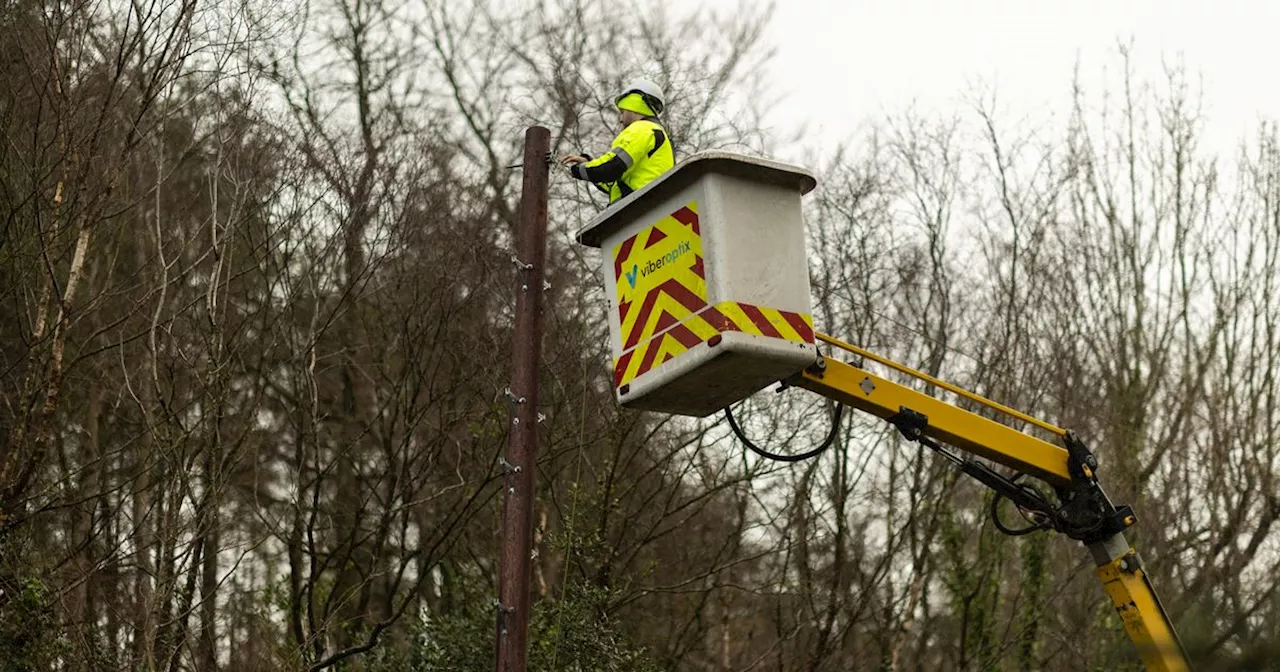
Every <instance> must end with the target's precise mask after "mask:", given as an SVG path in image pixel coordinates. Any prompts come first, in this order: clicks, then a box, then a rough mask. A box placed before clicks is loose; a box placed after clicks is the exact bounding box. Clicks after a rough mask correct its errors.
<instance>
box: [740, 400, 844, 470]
mask: <svg viewBox="0 0 1280 672" xmlns="http://www.w3.org/2000/svg"><path fill="white" fill-rule="evenodd" d="M843 416H844V404H836V416H835V418H834V419H832V421H831V431H830V432H828V433H827V438H826V440H824V441H823V442H822V444H821V445H819V446H818V447H817V448H814V449H813V450H810V451H807V452H803V453H800V454H798V455H782V454H779V453H771V452H769V451H767V450H765V449H764V448H761V447H760V446H757V445H756V444H754V443H752V442H751V439H748V438H747V435H746V434H744V433H743V432H742V428H741V427H739V426H738V423H737V421H735V420H734V419H733V410H732V409H731V407H729V406H725V407H724V417H725V419H726V420H728V421H729V427H730V428H731V429H733V433H734V434H735V435H736V436H737V437H738V438H739V439H740V440H741V441H742V444H743V445H744V446H746V447H747V448H750V449H751V452H753V453H755V454H756V455H759V456H760V457H764V458H768V459H770V460H776V461H778V462H801V461H803V460H807V459H809V458H811V457H817V456H818V455H819V454H820V453H822V451H824V450H826V449H828V448H830V447H831V444H833V443H835V441H836V434H837V433H839V431H840V418H841V417H843Z"/></svg>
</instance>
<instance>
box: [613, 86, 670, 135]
mask: <svg viewBox="0 0 1280 672" xmlns="http://www.w3.org/2000/svg"><path fill="white" fill-rule="evenodd" d="M613 104H614V105H616V106H617V108H618V115H619V117H618V118H619V120H620V121H621V122H622V125H623V126H630V125H631V124H633V123H635V122H637V121H639V120H641V119H646V118H650V117H657V116H658V115H659V114H662V108H663V107H664V105H665V103H664V102H663V96H662V89H660V88H658V86H657V85H656V84H654V83H653V82H650V81H649V80H647V79H637V80H635V81H633V82H631V83H630V84H629V85H627V86H626V87H625V88H623V89H622V93H621V94H619V95H618V96H617V97H616V98H614V99H613Z"/></svg>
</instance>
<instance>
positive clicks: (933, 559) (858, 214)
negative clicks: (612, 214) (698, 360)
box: [0, 0, 1280, 672]
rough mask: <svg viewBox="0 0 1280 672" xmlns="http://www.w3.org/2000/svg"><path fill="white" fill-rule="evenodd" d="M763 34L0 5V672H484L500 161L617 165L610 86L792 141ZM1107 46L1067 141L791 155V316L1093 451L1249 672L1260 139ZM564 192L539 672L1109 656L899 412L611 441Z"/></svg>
mask: <svg viewBox="0 0 1280 672" xmlns="http://www.w3.org/2000/svg"><path fill="white" fill-rule="evenodd" d="M768 20H769V13H768V9H767V8H766V7H760V6H756V5H744V6H742V7H741V8H739V10H738V11H736V12H733V13H731V14H721V15H714V14H710V13H707V12H693V13H690V12H678V11H675V10H663V9H654V8H651V7H641V6H640V5H639V4H631V3H605V2H602V1H600V0H545V1H543V2H533V1H531V0H478V1H477V2H441V1H440V0H310V2H306V3H302V4H297V5H294V4H292V3H278V4H275V5H272V4H269V3H253V2H249V1H248V0H209V1H207V2H199V3H197V2H195V0H131V1H130V2H127V3H126V2H122V1H120V0H92V1H88V0H61V1H51V0H4V1H3V2H0V80H2V81H3V82H4V86H3V87H0V134H2V138H0V140H2V141H0V316H2V319H0V401H2V403H0V435H2V436H3V437H4V438H3V442H4V443H3V444H2V445H3V446H4V449H3V452H2V453H0V652H2V653H0V668H3V669H13V670H26V669H33V670H52V669H57V670H89V669H104V670H117V669H127V670H198V671H201V672H208V671H212V670H275V669H286V670H321V669H345V670H368V671H374V670H403V669H412V670H485V669H491V665H492V662H491V661H492V656H493V632H494V622H495V613H494V609H493V599H494V597H495V595H496V592H497V587H496V576H497V558H498V547H499V543H500V538H499V530H500V510H501V499H500V493H499V490H498V488H497V485H498V479H499V475H500V473H501V472H500V470H499V458H500V456H501V455H502V452H503V449H504V446H505V440H506V436H505V427H506V424H507V419H508V414H509V412H510V409H509V408H508V405H507V401H506V397H505V396H504V394H503V389H504V388H505V387H506V385H507V377H508V372H507V367H508V361H509V357H510V355H509V353H510V345H511V344H510V326H511V310H512V307H513V304H514V281H515V269H514V267H513V265H512V263H511V261H510V251H509V249H510V239H511V227H512V226H513V225H514V223H515V222H516V219H517V218H516V207H517V200H518V191H519V179H520V175H519V171H513V170H509V169H508V168H507V166H508V165H511V164H513V163H518V161H519V156H520V143H521V140H522V136H523V129H524V128H525V127H527V126H528V125H531V124H542V125H546V126H548V127H550V128H551V129H552V132H553V137H554V138H556V139H557V147H556V149H557V151H561V150H563V151H568V150H578V149H586V150H591V149H593V148H599V147H601V146H604V144H605V143H607V142H608V139H609V138H610V137H611V135H612V131H613V129H612V125H613V124H614V123H615V121H614V116H615V115H614V113H613V112H612V111H611V110H610V109H609V98H608V96H609V94H610V93H611V92H612V91H614V90H615V89H616V88H617V87H618V86H620V84H621V81H622V80H623V79H624V78H627V77H628V76H630V75H633V74H635V73H637V72H641V73H646V74H649V75H650V76H652V78H654V79H656V80H657V81H658V82H659V83H660V84H662V85H663V86H665V87H666V89H667V91H668V96H669V109H670V113H669V119H668V121H669V123H670V130H671V133H672V135H673V137H674V138H675V140H676V142H677V148H678V152H679V153H680V155H682V156H688V155H690V154H692V153H694V152H696V151H699V150H705V149H712V148H727V149H736V150H742V151H750V152H759V153H765V154H768V153H770V152H771V151H773V150H776V149H777V148H778V147H780V146H783V145H784V144H786V143H792V142H796V141H799V140H800V138H798V137H790V136H788V137H782V136H779V135H776V134H774V133H772V132H769V131H767V129H764V128H763V127H762V126H761V119H762V115H763V113H764V112H765V111H766V110H767V107H768V103H769V101H770V100H771V97H770V96H771V95H773V93H772V91H773V89H771V88H770V85H769V83H768V82H766V81H763V80H762V79H761V77H760V76H759V75H758V74H756V73H757V72H758V71H759V70H758V69H759V66H760V65H761V63H763V62H764V61H765V60H767V59H768V58H769V45H767V44H763V43H762V41H761V33H762V29H763V27H764V26H765V25H767V22H768ZM1139 46H1140V45H1139ZM1129 55H1130V47H1129V46H1125V45H1121V46H1120V48H1118V49H1117V51H1116V54H1115V57H1114V64H1115V66H1116V67H1118V68H1120V69H1121V70H1122V71H1123V72H1124V73H1125V74H1126V76H1125V77H1123V84H1122V85H1121V86H1120V87H1118V88H1115V89H1112V90H1089V89H1086V88H1085V87H1084V86H1083V85H1081V84H1079V80H1077V82H1076V84H1075V87H1074V91H1075V95H1074V97H1073V99H1074V105H1073V106H1072V107H1071V108H1070V109H1063V110H1058V111H1056V114H1055V116H1054V117H1053V118H1054V119H1056V121H1054V122H1051V123H1046V124H1043V125H1039V124H1038V125H1034V126H1029V125H1028V124H1026V123H1023V122H1022V121H1020V120H1018V119H1012V118H1008V117H1007V115H1003V114H1002V113H1001V106H1000V104H999V97H998V95H996V92H994V91H983V90H978V91H975V92H974V93H973V94H972V95H970V96H968V97H967V98H966V100H967V101H968V102H969V104H967V105H965V106H963V107H961V108H958V109H956V110H955V111H954V114H953V115H950V116H939V115H935V114H928V115H926V114H921V113H918V112H915V111H913V110H901V111H898V112H894V113H892V114H887V115H886V116H885V117H884V118H883V119H882V120H880V121H879V122H878V123H877V124H875V125H874V126H873V127H871V128H868V129H867V131H866V133H865V134H864V136H863V137H860V138H857V139H856V141H853V142H850V143H849V144H848V145H847V146H845V147H840V148H831V147H827V148H823V151H822V152H821V153H820V156H819V159H816V160H815V162H814V163H813V165H812V167H813V168H814V169H815V171H816V172H817V173H818V174H819V176H820V183H821V187H820V189H819V191H818V192H816V193H815V195H813V196H810V197H808V198H807V199H806V204H807V205H806V207H807V212H806V218H807V224H808V234H807V235H808V240H809V245H810V250H811V257H812V264H811V268H812V283H813V297H814V305H815V313H816V315H815V317H816V321H817V323H818V326H819V328H820V329H821V330H822V331H824V332H826V333H831V334H834V335H837V336H840V337H843V338H845V339H846V340H849V341H851V342H854V343H857V344H860V345H863V346H865V347H868V348H871V349H873V350H876V351H878V352H880V353H882V354H886V355H889V356H892V357H894V358H896V359H898V360H900V361H903V362H905V363H908V364H910V365H913V366H916V367H918V368H921V369H923V370H925V371H927V372H929V373H932V374H936V375H939V376H941V377H943V378H946V379H948V380H951V381H953V382H956V383H958V384H961V385H963V386H966V387H968V388H970V389H973V390H975V391H977V392H979V393H981V394H984V395H986V396H988V397H991V398H994V399H996V400H999V401H1001V402H1004V403H1006V404H1009V405H1012V406H1014V407H1017V408H1020V409H1023V410H1026V411H1029V412H1032V413H1034V414H1037V415H1040V416H1042V417H1045V418H1047V419H1049V420H1051V421H1054V422H1056V423H1058V424H1060V425H1063V426H1067V427H1070V428H1072V429H1073V430H1075V431H1076V432H1077V433H1078V434H1079V435H1081V436H1082V437H1084V438H1085V439H1086V440H1087V441H1088V442H1089V443H1090V445H1091V446H1092V447H1093V449H1094V450H1095V451H1096V452H1097V454H1098V455H1099V459H1100V460H1101V463H1102V467H1101V474H1102V478H1103V480H1104V483H1105V484H1106V485H1107V488H1108V490H1109V492H1110V494H1111V495H1112V497H1113V498H1114V499H1115V500H1116V501H1118V502H1123V503H1129V504H1132V505H1133V506H1134V508H1135V510H1136V511H1137V512H1138V514H1139V517H1140V522H1139V525H1138V527H1137V528H1135V529H1134V530H1133V532H1132V534H1131V538H1132V539H1133V541H1134V542H1135V543H1136V544H1137V545H1138V546H1139V548H1140V549H1141V550H1142V552H1143V553H1144V555H1145V558H1146V560H1147V562H1148V570H1149V571H1150V572H1151V574H1152V575H1153V578H1154V581H1155V582H1156V585H1157V587H1158V588H1159V589H1160V591H1161V593H1162V597H1163V599H1164V602H1165V604H1166V606H1167V607H1168V608H1169V610H1170V611H1171V612H1172V613H1173V615H1174V616H1175V618H1176V619H1177V624H1178V627H1179V629H1180V632H1181V634H1182V636H1183V638H1184V640H1185V643H1186V645H1187V648H1188V649H1189V651H1190V652H1191V654H1192V656H1193V658H1194V659H1195V660H1196V661H1197V663H1198V664H1199V666H1200V669H1207V670H1243V669H1273V670H1274V669H1280V668H1278V667H1277V663H1276V662H1275V661H1276V660H1278V659H1280V635H1278V634H1277V633H1280V594H1278V593H1277V582H1278V581H1280V531H1278V530H1277V529H1276V528H1275V525H1274V523H1275V521H1276V518H1277V516H1280V481H1278V480H1277V474H1278V472H1280V457H1278V453H1280V440H1278V439H1280V408H1278V407H1277V406H1278V404H1280V380H1277V372H1278V371H1280V135H1278V134H1277V132H1276V127H1275V126H1274V125H1270V124H1267V125H1264V126H1263V129H1262V131H1261V132H1260V133H1259V134H1257V136H1256V137H1248V138H1242V139H1241V142H1240V144H1239V145H1238V147H1236V148H1234V149H1233V150H1232V151H1230V152H1228V153H1225V154H1221V153H1213V152H1210V151H1208V150H1207V149H1206V148H1204V147H1203V146H1202V144H1201V137H1202V129H1203V124H1204V118H1203V117H1202V114H1201V107H1200V99H1199V93H1198V87H1197V86H1196V77H1195V75H1194V71H1192V72H1190V73H1189V72H1187V71H1186V70H1184V69H1181V68H1170V69H1169V71H1168V72H1167V77H1165V78H1164V79H1161V80H1160V81H1143V80H1140V79H1139V78H1137V77H1136V76H1134V75H1132V72H1131V70H1130V69H1129ZM1193 65H1194V64H1192V66H1193ZM1063 85H1064V86H1071V85H1072V82H1071V81H1070V80H1069V78H1068V79H1067V80H1064V82H1063ZM593 198H594V197H593V196H592V195H591V194H589V193H588V190H587V189H586V188H585V187H583V186H582V185H581V184H578V183H574V182H572V181H571V180H568V179H566V178H564V176H560V177H557V178H556V179H554V180H553V183H552V213H551V214H552V216H551V227H552V236H551V246H552V249H551V251H550V257H549V258H550V260H551V264H552V266H551V268H550V269H549V281H550V284H551V289H550V290H549V291H550V293H549V296H548V306H549V308H548V314H547V328H548V334H547V338H546V342H545V346H544V353H545V354H544V357H545V370H544V374H543V378H542V384H543V400H544V407H543V408H542V409H541V412H542V413H543V414H545V416H546V420H545V422H544V423H543V424H542V444H541V447H540V451H541V452H540V462H539V465H538V470H539V471H538V480H539V493H538V499H537V509H536V511H537V530H536V533H535V545H536V549H537V553H538V554H537V558H536V560H535V569H534V592H535V599H536V600H537V602H538V605H537V608H536V614H535V619H534V623H533V626H532V627H533V641H534V649H533V651H532V652H531V665H532V667H533V669H537V670H593V671H594V670H607V671H615V670H617V671H622V670H637V671H639V670H777V671H788V672H789V671H796V672H799V671H801V670H805V671H810V672H817V671H821V670H853V669H858V670H941V669H954V670H1135V669H1138V663H1137V662H1136V656H1135V654H1134V652H1133V650H1132V647H1131V645H1130V643H1129V642H1128V640H1127V638H1126V637H1125V636H1124V634H1123V632H1122V631H1121V630H1120V628H1119V621H1118V619H1117V617H1116V616H1115V615H1114V612H1113V610H1112V608H1111V606H1110V605H1109V603H1108V602H1107V600H1106V599H1105V598H1104V596H1103V594H1102V591H1101V589H1100V588H1099V587H1098V586H1097V585H1096V581H1095V579H1094V577H1093V571H1092V566H1091V563H1090V561H1089V558H1088V554H1087V553H1086V552H1085V551H1084V550H1083V549H1081V548H1080V547H1079V546H1078V544H1076V543H1075V542H1071V541H1070V540H1067V539H1064V538H1057V537H1051V536H1048V535H1045V534H1035V535H1031V536H1027V537H1022V538H1008V537H1004V536H1002V535H1000V534H999V533H998V532H997V531H996V530H995V528H994V527H993V526H992V524H991V522H990V520H989V518H988V515H987V508H988V504H989V502H990V499H989V496H988V495H987V494H985V493H984V492H982V491H981V490H980V489H978V488H977V487H975V486H974V485H973V484H971V483H969V482H967V481H966V480H964V479H963V478H958V477H957V475H956V473H955V472H954V471H953V470H952V469H951V468H950V467H948V466H947V464H945V463H944V462H942V461H941V460H939V459H936V458H934V457H932V456H930V455H929V454H927V453H922V452H921V450H920V448H918V447H917V446H915V445H912V444H905V443H903V442H902V441H901V440H900V438H899V437H898V436H897V434H896V433H895V432H894V431H893V430H892V429H891V428H889V427H887V426H886V425H884V424H883V423H879V422H873V421H870V420H868V419H865V418H860V417H855V418H853V419H848V420H846V424H845V428H844V429H843V430H842V432H841V434H840V436H839V439H838V441H837V443H836V445H835V447H834V448H833V449H831V450H829V451H828V452H826V453H825V454H823V455H822V456H821V457H819V458H817V459H814V460H811V461H808V462H804V463H801V464H798V465H795V466H790V465H782V464H776V463H770V462H762V461H760V460H757V459H754V458H752V457H749V456H746V455H744V454H743V452H742V449H741V447H740V446H739V445H737V444H736V443H735V442H733V441H731V440H729V437H728V432H727V430H726V427H725V426H724V424H723V422H722V421H721V420H720V419H719V418H716V417H712V418H708V419H707V420H706V421H700V422H693V421H688V420H681V419H675V418H670V417H665V416H660V415H654V414H644V413H634V412H626V411H623V410H621V409H619V408H618V407H617V406H616V404H615V403H614V401H613V397H612V392H611V390H610V385H609V352H608V339H607V331H606V328H605V326H604V321H603V320H604V312H603V311H604V308H605V306H606V302H605V298H604V297H603V295H602V291H601V286H600V285H601V283H600V281H599V278H598V272H597V264H598V256H597V255H598V253H597V252H595V251H594V250H587V249H583V248H581V247H578V246H576V245H574V244H573V243H572V239H571V234H572V232H573V231H575V230H576V229H577V228H578V227H579V226H580V225H581V224H582V223H584V222H585V221H586V220H587V219H589V218H590V217H591V215H592V214H593V213H594V212H595V211H596V210H597V209H598V208H599V207H600V202H599V201H594V202H593V201H592V199H593ZM828 413H829V409H828V408H827V406H826V405H825V404H824V403H822V402H821V401H819V400H815V399H814V398H813V397H811V396H806V395H805V393H802V392H798V391H792V392H789V393H788V394H783V395H776V394H773V393H772V392H765V393H762V394H760V395H758V396H757V397H756V398H755V399H754V400H752V401H751V402H749V403H748V404H747V405H746V407H744V408H743V410H742V414H743V415H744V416H745V417H746V418H747V419H748V421H747V426H748V428H749V431H750V432H751V433H752V434H753V435H754V436H755V437H756V438H757V440H758V441H759V442H761V443H765V444H767V445H769V446H772V447H774V448H775V449H779V450H788V449H789V450H801V449H803V448H804V447H806V446H808V445H809V444H810V442H811V441H813V440H814V439H815V438H816V437H819V436H820V435H821V434H823V433H824V432H825V423H826V422H827V418H828ZM788 446H789V448H788Z"/></svg>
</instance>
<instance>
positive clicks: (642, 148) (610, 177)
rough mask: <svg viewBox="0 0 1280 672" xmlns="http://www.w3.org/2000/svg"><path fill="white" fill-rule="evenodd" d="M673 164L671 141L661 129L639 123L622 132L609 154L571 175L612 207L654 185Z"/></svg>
mask: <svg viewBox="0 0 1280 672" xmlns="http://www.w3.org/2000/svg"><path fill="white" fill-rule="evenodd" d="M675 163H676V155H675V152H674V151H673V150H672V149H671V139H670V138H668V137H667V132H666V131H665V130H663V128H662V125H661V124H659V123H658V122H656V121H654V120H652V119H641V120H640V121H636V122H633V123H632V124H631V125H630V126H627V127H626V128H624V129H622V132H621V133H619V134H618V137H616V138H614V139H613V145H612V146H611V147H610V148H609V151H607V152H605V153H604V154H602V155H600V156H598V157H596V158H594V159H592V160H590V161H587V162H584V163H579V164H577V165H575V166H573V167H572V168H571V169H570V173H571V174H572V175H573V176H574V177H576V178H578V179H579V180H587V181H589V182H592V183H593V184H595V186H596V188H597V189H599V190H600V191H603V192H605V193H606V194H609V202H610V203H613V202H615V201H617V200H618V199H621V198H625V197H626V196H627V195H628V194H630V193H631V192H633V191H635V190H637V189H639V188H640V187H643V186H644V185H646V184H649V183H650V182H652V181H654V179H656V178H657V177H658V176H659V175H661V174H663V173H665V172H667V171H668V170H671V167H672V166H674V165H675Z"/></svg>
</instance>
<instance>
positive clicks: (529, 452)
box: [497, 126, 551, 672]
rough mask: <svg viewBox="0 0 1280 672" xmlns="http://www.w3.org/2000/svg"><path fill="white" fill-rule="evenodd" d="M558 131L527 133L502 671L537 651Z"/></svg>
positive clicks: (506, 489) (506, 486)
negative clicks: (532, 607)
mask: <svg viewBox="0 0 1280 672" xmlns="http://www.w3.org/2000/svg"><path fill="white" fill-rule="evenodd" d="M550 150H551V131H549V130H547V129H545V128H543V127H541V126H531V127H530V128H529V130H528V131H526V132H525V134H524V187H523V189H522V191H521V195H520V226H519V229H518V230H517V231H516V235H515V237H516V256H515V259H514V261H515V264H516V266H517V268H518V272H517V276H516V313H515V318H516V321H515V330H514V332H513V333H512V344H511V352H512V355H511V387H510V389H509V391H508V394H509V396H510V397H511V401H512V406H513V411H512V413H511V428H510V429H511V434H510V439H509V440H508V442H507V455H506V458H505V459H504V460H503V463H502V468H503V470H504V471H505V478H504V479H503V493H504V495H503V497H504V498H503V504H502V578H501V582H500V587H499V590H498V667H497V670H498V672H525V666H526V663H527V659H528V653H529V569H530V554H531V551H532V546H533V543H532V542H533V489H534V475H535V474H536V473H537V458H538V362H539V359H540V356H541V352H542V282H543V280H542V279H543V276H544V262H545V261H546V257H547V177H548V171H549V170H550V168H549V166H548V164H547V158H548V152H549V151H550Z"/></svg>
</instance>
